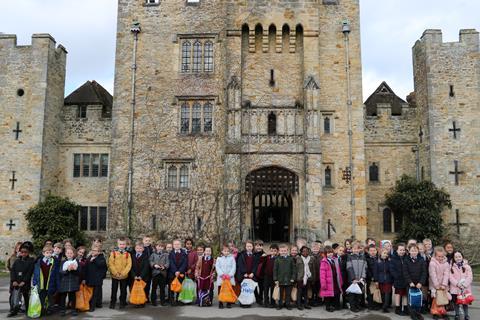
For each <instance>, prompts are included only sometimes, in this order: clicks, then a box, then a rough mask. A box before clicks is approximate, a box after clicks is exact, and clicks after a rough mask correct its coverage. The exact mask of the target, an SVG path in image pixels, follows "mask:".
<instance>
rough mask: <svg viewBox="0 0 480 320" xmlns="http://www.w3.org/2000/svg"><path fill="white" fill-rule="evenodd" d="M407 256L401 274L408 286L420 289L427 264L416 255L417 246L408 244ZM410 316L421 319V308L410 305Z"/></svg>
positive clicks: (425, 276)
mask: <svg viewBox="0 0 480 320" xmlns="http://www.w3.org/2000/svg"><path fill="white" fill-rule="evenodd" d="M408 253H409V255H408V257H407V258H406V259H405V263H404V264H403V275H404V277H405V281H406V283H407V284H408V286H409V287H410V288H417V289H420V290H421V289H422V284H423V283H425V281H426V279H427V266H426V263H425V260H423V259H422V258H421V257H419V256H418V246H417V245H416V244H410V246H409V247H408ZM409 310H410V317H411V318H412V320H423V316H422V315H421V313H420V311H421V308H418V307H415V308H414V307H410V308H409Z"/></svg>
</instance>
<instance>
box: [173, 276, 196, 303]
mask: <svg viewBox="0 0 480 320" xmlns="http://www.w3.org/2000/svg"><path fill="white" fill-rule="evenodd" d="M196 296H197V290H196V287H195V282H193V280H192V279H189V278H186V279H185V280H183V283H182V291H180V295H179V296H178V300H179V301H180V302H182V303H192V302H193V301H195V299H196Z"/></svg>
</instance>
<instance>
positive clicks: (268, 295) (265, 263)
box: [258, 244, 278, 308]
mask: <svg viewBox="0 0 480 320" xmlns="http://www.w3.org/2000/svg"><path fill="white" fill-rule="evenodd" d="M277 256H278V245H276V244H271V245H270V251H269V254H268V255H265V256H264V257H261V261H260V265H259V269H260V272H259V277H258V278H259V282H262V284H263V306H264V307H265V308H274V307H275V301H274V300H273V298H272V295H273V289H274V287H275V286H274V283H273V266H274V264H275V259H276V258H277Z"/></svg>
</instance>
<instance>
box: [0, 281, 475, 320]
mask: <svg viewBox="0 0 480 320" xmlns="http://www.w3.org/2000/svg"><path fill="white" fill-rule="evenodd" d="M103 290H104V294H103V296H104V300H105V302H104V304H105V306H104V307H103V308H102V309H97V310H96V311H95V312H94V313H83V314H81V315H80V316H79V317H78V319H132V318H134V319H135V320H150V319H159V318H163V319H179V320H187V319H207V318H208V319H209V320H216V319H239V320H271V319H275V320H280V319H281V320H297V319H306V320H308V319H328V320H341V319H356V320H400V319H402V320H406V319H409V318H407V317H398V316H396V315H394V314H387V315H385V314H382V313H378V312H367V311H365V312H362V313H358V314H354V313H351V312H350V311H348V310H343V311H337V312H334V313H329V312H326V311H325V309H324V308H323V307H319V308H314V309H313V310H306V311H298V310H296V309H294V310H292V311H288V310H281V311H277V310H272V309H264V308H259V307H252V308H250V309H241V308H239V307H236V306H235V307H234V308H232V309H223V310H219V309H218V307H217V304H216V303H214V306H213V307H209V308H200V307H196V306H183V307H174V308H172V307H152V306H147V307H146V308H145V309H136V308H133V307H127V308H126V309H124V310H122V311H120V310H118V309H116V310H110V309H108V299H109V297H110V281H108V280H106V281H105V283H104V286H103ZM474 295H475V296H476V297H480V285H476V286H474ZM8 310H9V305H8V278H6V277H0V319H4V318H6V315H7V313H8ZM470 310H471V312H470V318H471V319H472V320H479V319H480V303H479V302H478V301H476V302H474V304H473V306H471V307H470ZM22 318H25V316H18V317H16V318H13V319H22ZM427 318H431V317H427ZM48 319H60V317H58V316H55V317H49V318H48ZM61 319H64V318H61Z"/></svg>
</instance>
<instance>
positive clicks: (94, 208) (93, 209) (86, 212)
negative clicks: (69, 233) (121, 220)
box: [77, 205, 108, 232]
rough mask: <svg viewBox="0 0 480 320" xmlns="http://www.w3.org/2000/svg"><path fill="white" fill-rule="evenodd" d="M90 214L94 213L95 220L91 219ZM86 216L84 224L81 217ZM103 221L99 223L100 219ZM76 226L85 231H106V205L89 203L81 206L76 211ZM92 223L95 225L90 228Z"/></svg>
mask: <svg viewBox="0 0 480 320" xmlns="http://www.w3.org/2000/svg"><path fill="white" fill-rule="evenodd" d="M92 214H95V220H92ZM84 216H85V217H86V221H85V223H86V225H85V226H84V225H83V218H84ZM102 217H103V220H104V223H101V220H102ZM77 222H78V228H79V229H80V230H82V231H86V232H107V226H108V208H107V206H106V205H90V206H81V207H80V209H79V211H78V217H77ZM92 223H95V225H96V227H95V228H92Z"/></svg>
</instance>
